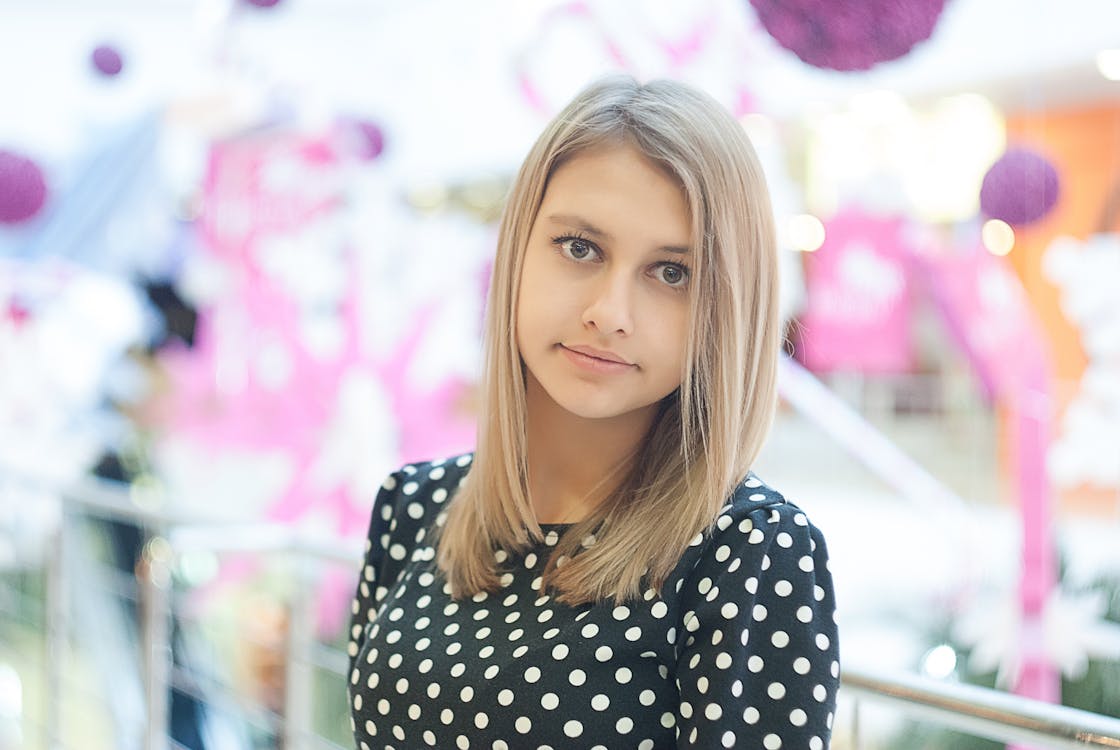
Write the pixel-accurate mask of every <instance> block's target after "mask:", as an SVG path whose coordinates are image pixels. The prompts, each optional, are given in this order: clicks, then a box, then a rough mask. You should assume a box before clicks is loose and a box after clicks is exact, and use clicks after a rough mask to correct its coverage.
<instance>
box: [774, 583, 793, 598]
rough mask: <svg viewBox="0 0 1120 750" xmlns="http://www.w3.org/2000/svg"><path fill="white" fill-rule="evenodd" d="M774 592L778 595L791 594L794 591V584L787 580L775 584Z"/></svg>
mask: <svg viewBox="0 0 1120 750" xmlns="http://www.w3.org/2000/svg"><path fill="white" fill-rule="evenodd" d="M774 593H775V594H777V595H778V596H789V595H790V594H792V593H793V584H792V583H790V582H789V581H786V580H781V581H778V582H777V583H775V584H774Z"/></svg>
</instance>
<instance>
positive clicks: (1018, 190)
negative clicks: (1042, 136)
mask: <svg viewBox="0 0 1120 750" xmlns="http://www.w3.org/2000/svg"><path fill="white" fill-rule="evenodd" d="M1057 202H1058V170H1056V169H1055V168H1054V165H1053V164H1051V163H1050V162H1049V161H1047V160H1046V157H1044V156H1042V155H1041V154H1039V153H1038V152H1036V151H1032V150H1031V149H1029V148H1022V147H1016V148H1009V149H1007V151H1006V152H1004V154H1003V156H1001V157H1000V158H999V159H998V160H997V161H996V163H995V164H993V165H992V166H991V167H990V168H989V169H988V172H987V174H985V175H984V181H983V183H981V185H980V210H981V211H983V212H984V213H985V214H986V215H988V216H990V217H992V218H993V219H1002V220H1003V221H1006V222H1007V223H1008V224H1011V225H1012V226H1020V225H1022V224H1030V223H1031V222H1032V221H1038V220H1039V219H1041V218H1042V217H1043V216H1045V215H1046V214H1047V213H1049V211H1050V209H1052V208H1053V207H1054V204H1055V203H1057Z"/></svg>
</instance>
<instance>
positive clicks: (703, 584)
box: [696, 576, 712, 594]
mask: <svg viewBox="0 0 1120 750" xmlns="http://www.w3.org/2000/svg"><path fill="white" fill-rule="evenodd" d="M711 589H712V579H711V578H708V577H707V576H705V577H703V578H701V579H700V583H698V584H697V585H696V590H697V591H699V592H700V593H701V594H706V593H708V592H709V591H711Z"/></svg>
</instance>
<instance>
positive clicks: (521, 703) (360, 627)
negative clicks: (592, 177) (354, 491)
mask: <svg viewBox="0 0 1120 750" xmlns="http://www.w3.org/2000/svg"><path fill="white" fill-rule="evenodd" d="M470 461H471V456H470V455H466V456H461V457H459V458H456V459H450V460H447V461H434V462H431V463H422V464H415V465H410V466H405V467H403V468H402V469H400V470H399V471H397V472H395V473H393V475H392V476H390V477H389V478H388V479H387V480H386V481H385V484H384V485H383V487H382V489H381V491H380V492H379V493H378V495H377V500H376V503H375V506H374V509H373V517H372V523H371V526H370V532H369V540H368V545H367V548H366V549H367V551H366V560H365V565H364V567H363V569H362V572H361V577H360V580H359V583H358V592H357V597H356V599H355V601H354V604H353V609H352V612H353V620H352V627H351V639H350V644H349V655H350V679H349V692H350V701H351V717H352V725H353V730H354V738H355V742H356V744H357V746H358V747H359V748H361V750H371V749H372V748H398V750H399V749H402V748H423V747H437V748H487V749H488V750H490V749H496V748H512V749H513V750H518V749H520V748H554V749H555V750H561V748H609V749H610V750H615V749H616V748H618V749H620V748H642V749H645V750H648V749H650V748H673V747H702V748H719V747H740V748H769V749H770V750H773V749H774V748H810V749H812V750H819V749H820V748H825V747H827V746H828V744H829V736H830V733H831V728H832V718H833V711H834V709H835V705H836V689H837V687H838V678H839V663H838V656H837V654H838V651H837V640H836V623H835V620H834V610H835V601H834V598H833V591H832V580H831V576H830V574H829V572H828V567H827V552H826V549H825V543H824V539H823V538H822V537H821V535H820V532H819V531H818V530H817V529H816V528H815V527H814V526H813V525H812V524H810V523H809V521H808V520H807V519H806V517H805V514H804V513H802V512H801V511H800V510H799V509H798V508H797V507H796V506H795V505H793V504H791V503H789V502H787V501H786V500H784V499H783V498H782V496H781V495H779V494H778V493H777V492H775V491H774V490H772V489H770V488H768V487H766V486H765V485H763V484H762V483H761V482H760V481H759V480H758V479H757V478H756V477H755V476H754V475H751V476H749V477H748V478H747V479H746V481H745V482H744V483H743V484H741V485H740V486H739V488H738V489H737V490H736V491H735V493H734V495H733V496H732V498H731V499H730V501H729V502H728V504H727V505H726V506H725V507H724V508H723V510H722V512H721V513H720V515H719V517H718V519H717V521H716V523H715V525H714V526H713V527H712V530H711V533H710V534H706V535H699V536H697V538H696V539H694V540H693V542H692V545H691V546H690V547H689V548H688V549H687V550H686V552H685V553H684V555H683V556H682V557H681V560H680V563H679V564H678V565H677V567H676V568H675V569H674V571H673V573H672V575H670V576H669V578H668V580H667V581H666V583H665V585H664V586H663V587H662V588H661V590H660V591H655V590H653V589H648V590H646V591H645V593H644V595H643V596H642V597H641V599H637V600H633V601H630V602H628V603H627V604H625V605H623V606H616V605H615V604H614V602H613V601H606V602H600V603H597V604H587V605H581V606H575V607H573V606H567V605H564V604H560V603H558V602H556V601H555V600H554V599H553V598H552V597H551V596H550V595H549V592H548V591H545V590H542V587H541V578H540V575H541V572H542V571H543V570H544V566H545V563H546V562H547V558H548V555H549V553H550V551H551V549H550V548H551V547H552V546H553V545H555V544H556V541H557V539H558V537H559V534H560V533H561V532H562V531H563V530H564V527H563V526H560V525H551V526H544V527H543V529H544V531H545V532H546V539H545V540H544V542H543V543H541V544H540V545H538V546H537V547H535V548H534V549H532V550H530V551H529V552H527V553H526V554H525V555H524V556H517V557H513V556H507V555H506V554H505V553H504V552H503V551H497V552H496V559H497V561H498V562H499V564H500V569H501V570H502V571H503V573H502V576H501V590H500V591H499V592H497V593H491V594H486V593H480V594H477V595H476V596H474V597H473V598H469V599H463V600H459V601H455V600H452V599H451V598H450V596H449V595H448V593H447V592H448V589H447V587H446V585H445V581H444V579H443V577H442V576H441V575H440V572H439V570H438V569H437V568H436V566H435V550H434V549H433V547H432V546H431V544H430V543H429V542H428V541H427V540H428V537H429V533H428V531H429V528H430V527H431V526H432V525H433V524H434V523H435V521H436V519H437V517H438V516H439V514H440V513H441V510H442V508H443V506H444V505H445V504H446V502H447V499H448V497H449V496H450V495H451V493H453V492H454V491H455V490H456V489H457V488H458V487H459V484H460V482H461V481H462V479H463V477H464V476H465V474H466V471H467V470H468V469H469V467H470Z"/></svg>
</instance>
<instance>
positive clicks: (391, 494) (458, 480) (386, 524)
mask: <svg viewBox="0 0 1120 750" xmlns="http://www.w3.org/2000/svg"><path fill="white" fill-rule="evenodd" d="M473 459H474V454H473V453H464V454H460V455H456V456H450V457H447V458H439V459H434V460H431V461H419V462H413V463H408V464H405V465H403V466H401V467H400V468H399V469H397V470H396V471H394V472H392V473H391V474H389V476H388V477H386V478H385V481H384V482H383V483H382V484H381V488H380V489H379V490H378V492H377V498H376V499H375V500H374V505H373V514H372V516H373V517H372V519H371V521H372V522H371V524H370V536H371V541H380V542H381V545H382V546H384V547H386V548H387V547H388V546H389V544H390V537H395V536H403V535H404V534H406V533H409V532H412V533H415V530H417V529H426V528H428V527H429V526H430V525H431V524H432V522H433V521H434V520H435V517H436V516H437V515H438V514H439V512H440V510H441V509H442V508H443V507H444V506H445V505H446V504H447V500H448V499H449V498H450V497H451V496H453V495H454V494H455V491H456V490H458V489H459V487H460V486H461V485H462V483H463V482H464V481H465V479H466V476H467V472H468V471H470V467H471V464H472V462H473Z"/></svg>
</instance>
